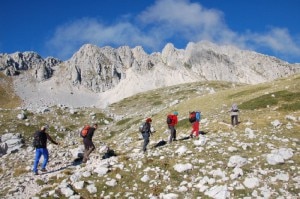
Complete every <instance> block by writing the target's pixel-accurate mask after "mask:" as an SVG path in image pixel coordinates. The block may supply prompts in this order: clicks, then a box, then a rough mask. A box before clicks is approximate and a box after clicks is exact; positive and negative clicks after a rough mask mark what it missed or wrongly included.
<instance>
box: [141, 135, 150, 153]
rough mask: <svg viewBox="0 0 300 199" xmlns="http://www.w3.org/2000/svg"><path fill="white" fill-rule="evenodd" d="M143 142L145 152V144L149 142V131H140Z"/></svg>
mask: <svg viewBox="0 0 300 199" xmlns="http://www.w3.org/2000/svg"><path fill="white" fill-rule="evenodd" d="M142 136H143V139H144V144H143V151H144V152H145V151H146V150H147V145H148V144H149V142H150V134H149V133H142Z"/></svg>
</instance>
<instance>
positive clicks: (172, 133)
mask: <svg viewBox="0 0 300 199" xmlns="http://www.w3.org/2000/svg"><path fill="white" fill-rule="evenodd" d="M169 129H170V133H171V135H170V139H169V143H171V142H172V141H173V140H176V129H175V127H174V126H171V125H169Z"/></svg>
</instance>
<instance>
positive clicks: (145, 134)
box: [142, 118, 152, 153]
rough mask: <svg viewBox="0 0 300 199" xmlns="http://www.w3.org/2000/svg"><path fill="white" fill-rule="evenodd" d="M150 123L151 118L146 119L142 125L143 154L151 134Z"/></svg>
mask: <svg viewBox="0 0 300 199" xmlns="http://www.w3.org/2000/svg"><path fill="white" fill-rule="evenodd" d="M151 122H152V119H151V118H147V119H146V122H145V123H144V125H143V128H142V136H143V139H144V144H143V152H144V153H145V152H146V151H147V145H148V144H149V142H150V134H152V132H151Z"/></svg>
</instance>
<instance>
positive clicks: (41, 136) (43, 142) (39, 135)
mask: <svg viewBox="0 0 300 199" xmlns="http://www.w3.org/2000/svg"><path fill="white" fill-rule="evenodd" d="M34 138H35V139H38V140H39V141H38V143H39V144H38V145H37V146H36V148H47V140H50V141H51V142H52V143H53V144H56V145H57V144H58V143H57V142H55V141H54V140H53V139H52V138H51V137H50V135H49V134H48V133H46V132H45V131H36V132H35V134H34Z"/></svg>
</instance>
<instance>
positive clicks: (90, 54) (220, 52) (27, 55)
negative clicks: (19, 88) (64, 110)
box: [0, 42, 300, 97]
mask: <svg viewBox="0 0 300 199" xmlns="http://www.w3.org/2000/svg"><path fill="white" fill-rule="evenodd" d="M0 70H2V71H5V73H6V74H7V75H17V74H19V73H20V71H28V72H29V73H30V74H31V75H32V77H33V78H31V79H33V80H36V82H41V81H43V80H49V79H55V80H53V83H52V85H50V86H51V87H52V86H55V85H56V84H57V85H58V84H59V85H62V86H64V87H69V88H79V89H81V88H85V89H87V90H89V91H92V92H93V93H103V92H106V91H108V90H112V89H115V90H117V91H116V93H118V95H120V96H122V97H127V96H128V95H129V94H130V95H131V94H136V93H138V92H141V91H146V90H150V89H156V88H160V87H165V86H171V85H175V84H181V83H187V82H195V81H204V80H220V81H230V82H238V83H248V84H256V83H261V82H266V81H271V80H274V79H277V78H280V77H285V76H289V75H292V74H295V73H299V72H300V64H289V63H287V62H284V61H282V60H279V59H277V58H275V57H270V56H266V55H262V54H259V53H256V52H253V51H244V50H240V49H238V48H235V47H232V46H217V45H215V44H212V43H209V42H199V43H189V44H188V45H187V47H186V49H176V48H175V47H174V45H173V44H167V45H166V46H165V48H164V49H163V50H162V52H161V53H152V54H147V53H145V51H144V50H143V48H142V47H140V46H138V47H135V48H133V49H131V48H129V47H128V46H122V47H119V48H116V49H114V48H111V47H103V48H100V47H97V46H94V45H90V44H86V45H84V46H82V47H81V48H80V49H79V51H78V52H76V53H75V54H74V55H73V56H72V57H71V58H70V59H69V60H67V61H64V62H62V61H60V60H58V59H55V58H50V57H49V58H46V59H43V58H42V57H41V56H39V55H38V54H36V53H34V52H24V53H14V54H10V55H8V54H0ZM27 81H28V80H27ZM24 83H25V82H24ZM27 83H28V82H27ZM122 84H127V85H130V86H127V87H125V86H119V85H122ZM129 89H130V90H129ZM70 90H72V89H70ZM124 93H128V94H127V96H126V95H125V94H124Z"/></svg>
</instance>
